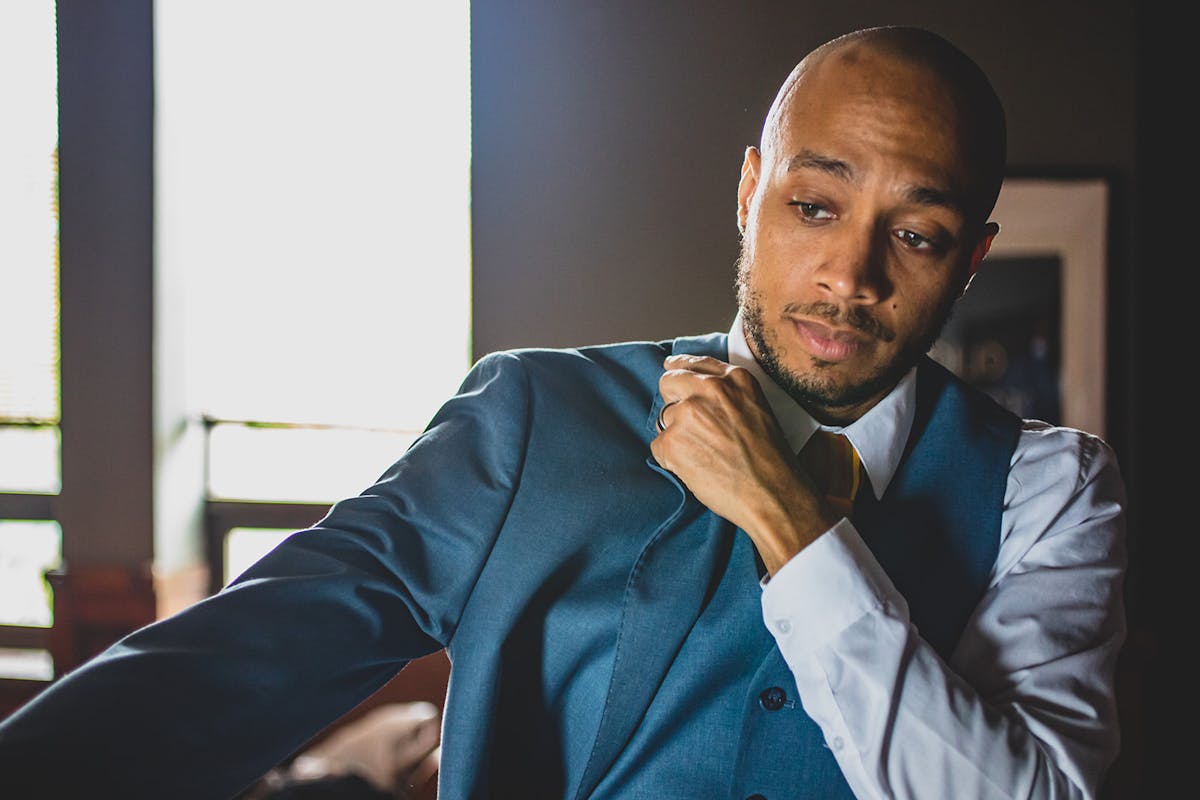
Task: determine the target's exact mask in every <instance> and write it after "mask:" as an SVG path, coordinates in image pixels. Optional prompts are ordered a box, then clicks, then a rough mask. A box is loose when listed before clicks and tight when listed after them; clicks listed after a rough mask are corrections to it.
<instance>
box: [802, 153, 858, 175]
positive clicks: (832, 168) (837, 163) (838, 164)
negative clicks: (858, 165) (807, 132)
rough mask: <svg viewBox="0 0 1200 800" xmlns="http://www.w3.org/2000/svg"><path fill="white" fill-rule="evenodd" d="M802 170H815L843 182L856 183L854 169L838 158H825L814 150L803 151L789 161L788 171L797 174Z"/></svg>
mask: <svg viewBox="0 0 1200 800" xmlns="http://www.w3.org/2000/svg"><path fill="white" fill-rule="evenodd" d="M801 169H815V170H820V171H821V172H824V173H826V174H827V175H832V176H833V177H835V178H838V179H840V180H843V181H847V182H853V181H854V168H853V167H851V166H850V165H849V164H847V163H846V162H845V161H842V160H841V159H837V158H830V157H829V156H823V155H821V154H820V153H815V152H813V151H812V150H801V151H800V152H799V153H796V155H794V156H792V157H791V158H790V159H788V165H787V171H788V172H795V171H797V170H801Z"/></svg>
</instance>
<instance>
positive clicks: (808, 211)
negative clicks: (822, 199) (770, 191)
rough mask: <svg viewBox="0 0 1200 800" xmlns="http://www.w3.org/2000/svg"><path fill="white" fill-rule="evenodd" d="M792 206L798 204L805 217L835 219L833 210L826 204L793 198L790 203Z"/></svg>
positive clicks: (797, 206)
mask: <svg viewBox="0 0 1200 800" xmlns="http://www.w3.org/2000/svg"><path fill="white" fill-rule="evenodd" d="M788 205H790V206H796V208H799V209H800V213H801V214H802V215H804V218H805V219H833V212H832V211H830V210H829V209H827V208H825V207H824V206H819V205H817V204H816V203H805V202H803V201H801V200H792V201H791V202H789V203H788Z"/></svg>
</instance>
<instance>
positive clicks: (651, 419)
mask: <svg viewBox="0 0 1200 800" xmlns="http://www.w3.org/2000/svg"><path fill="white" fill-rule="evenodd" d="M672 352H673V353H689V354H692V355H711V356H714V357H716V358H720V359H722V360H724V359H726V358H727V357H728V349H727V346H726V337H725V336H724V335H723V334H714V335H710V336H705V337H695V338H687V339H677V340H675V346H674V348H673V350H672ZM654 398H655V399H654V402H653V403H652V404H651V408H650V414H649V416H648V417H647V420H646V425H647V427H648V428H649V431H650V434H651V437H653V435H655V434H657V429H656V426H657V420H658V413H659V411H660V410H661V409H662V405H663V402H662V398H661V397H660V396H659V395H658V393H657V391H656V392H655V395H654ZM646 464H647V467H648V468H649V469H650V470H653V471H654V472H656V473H658V475H659V476H661V478H655V477H654V476H651V475H648V476H647V479H648V480H658V479H662V480H666V481H669V482H670V483H671V484H672V485H673V486H674V487H675V489H676V490H677V491H678V492H679V504H678V506H677V507H676V508H675V511H674V512H673V513H672V514H671V515H670V516H669V517H668V518H667V519H666V520H665V521H664V522H663V523H662V525H660V526H659V527H658V528H657V529H656V530H655V532H654V534H653V535H652V536H651V537H650V539H649V541H648V542H647V543H646V546H645V547H644V548H643V549H642V551H641V553H640V555H639V556H638V559H637V561H636V563H635V564H634V566H633V570H632V571H631V572H630V575H629V581H628V583H627V584H626V587H625V597H624V604H623V610H622V613H621V624H620V629H619V631H618V634H617V645H616V652H615V656H614V659H613V671H612V677H611V678H610V680H609V687H608V695H607V697H606V698H605V703H604V711H603V714H602V715H601V719H600V728H599V730H598V731H597V733H596V739H595V742H594V743H593V745H592V752H591V755H590V756H589V757H588V763H587V767H586V768H585V769H584V774H583V778H582V779H581V781H580V784H579V787H578V789H577V791H576V792H575V798H576V800H582V798H585V797H587V796H588V795H589V794H591V793H592V791H593V790H594V789H595V788H596V786H597V785H598V784H599V783H600V781H601V780H602V779H603V777H604V776H605V774H607V772H608V770H609V769H610V768H611V767H612V765H613V763H614V762H615V761H616V759H617V757H618V756H619V755H620V753H621V751H622V750H623V749H624V748H625V746H626V744H628V742H629V739H630V737H631V736H632V735H633V732H634V729H636V728H637V725H638V723H639V722H640V721H641V719H642V717H643V716H644V714H645V712H646V708H647V707H648V706H649V705H650V701H651V700H652V699H653V697H654V694H655V692H657V691H658V687H659V685H660V684H661V683H662V679H663V677H664V676H665V675H666V673H667V670H668V669H669V668H670V666H671V662H672V661H673V660H674V659H675V656H676V654H677V653H678V652H679V648H680V646H681V645H682V644H683V640H684V639H685V638H686V637H687V635H688V632H689V631H690V630H691V628H692V625H693V624H695V622H696V618H697V617H699V615H700V612H701V610H702V609H703V608H704V605H705V603H706V602H707V601H708V599H709V598H710V597H711V595H712V592H713V591H714V590H715V589H716V586H717V583H718V582H719V581H720V577H721V572H722V569H723V568H724V565H725V562H726V560H727V559H728V556H729V551H730V546H731V544H732V541H733V536H734V534H735V532H736V531H735V528H734V527H733V525H732V524H730V523H729V522H727V521H726V520H724V519H722V518H721V517H718V516H717V515H716V514H713V513H712V512H711V511H709V510H708V509H707V508H705V507H704V506H703V505H702V504H701V503H700V501H698V500H697V499H696V498H695V496H694V495H693V494H692V493H691V492H690V491H688V489H687V487H686V486H684V485H683V483H682V482H681V481H680V480H679V479H678V478H676V477H675V476H674V475H673V474H671V473H670V472H668V471H667V470H665V469H663V468H662V467H661V466H659V465H658V463H657V462H655V460H654V457H653V456H649V457H647V459H646Z"/></svg>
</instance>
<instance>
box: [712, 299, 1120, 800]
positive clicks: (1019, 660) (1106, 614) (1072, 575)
mask: <svg viewBox="0 0 1200 800" xmlns="http://www.w3.org/2000/svg"><path fill="white" fill-rule="evenodd" d="M729 361H730V363H732V364H734V365H736V366H741V367H745V368H746V369H748V370H750V372H752V373H753V374H754V376H755V377H756V378H757V379H758V382H759V384H760V385H761V386H762V388H763V392H764V393H765V394H766V397H767V400H768V401H769V402H770V405H771V408H772V410H773V411H774V413H775V416H776V418H777V419H778V420H779V423H780V425H781V427H782V428H783V431H784V435H785V436H786V438H787V440H788V442H789V444H791V446H792V447H793V449H794V451H798V450H799V449H800V448H801V447H803V445H804V443H805V442H806V441H808V437H809V436H811V435H812V433H813V431H815V430H816V429H817V428H818V427H823V426H819V425H818V424H817V422H816V421H815V420H813V418H812V417H811V416H809V415H808V414H807V413H806V412H805V411H804V410H803V409H802V408H801V407H800V406H799V405H798V404H797V403H796V402H795V401H794V400H792V399H791V398H790V397H789V396H788V395H787V393H786V392H784V391H783V389H781V388H780V387H779V386H778V385H777V384H776V383H775V382H774V381H772V380H771V378H769V377H768V376H767V375H766V373H765V372H763V370H762V368H761V367H760V366H759V365H758V363H757V362H756V361H755V359H754V356H753V354H752V353H751V351H750V348H749V347H748V346H747V344H746V340H745V337H744V334H743V329H742V320H741V316H740V315H739V316H738V317H737V318H736V319H735V320H734V323H733V328H732V329H731V331H730V334H729ZM915 376H916V370H915V369H914V370H913V371H912V372H910V373H909V374H908V375H907V376H906V377H905V378H904V379H903V380H902V381H901V382H900V383H899V385H897V386H896V388H895V389H894V390H893V391H892V392H891V393H890V394H889V395H888V396H887V397H885V398H884V399H883V400H882V401H881V402H880V403H879V404H878V405H876V406H875V407H874V408H872V409H871V410H870V411H868V412H867V413H866V414H864V415H863V416H862V417H861V418H860V419H858V420H857V421H855V422H854V423H852V424H850V425H848V426H846V427H845V428H826V429H827V430H834V431H836V432H839V433H844V434H845V435H846V436H847V437H848V438H849V439H850V442H851V443H852V444H853V445H854V448H855V449H856V450H857V451H858V454H859V457H860V458H861V459H862V463H863V466H864V467H865V469H866V472H867V475H868V477H869V478H870V485H871V487H872V488H873V489H874V492H875V494H876V495H877V496H882V494H883V492H884V491H885V490H886V489H887V486H888V484H889V483H890V482H891V479H892V476H893V475H894V474H895V471H896V467H897V465H898V463H899V461H900V455H901V452H902V450H903V446H904V443H905V440H906V439H907V437H908V434H909V429H910V428H911V426H912V421H913V413H914V408H915V404H914V401H915V393H916V378H915ZM1124 492H1125V490H1124V484H1123V482H1122V479H1121V476H1120V472H1119V469H1118V466H1117V461H1116V457H1115V455H1114V454H1113V452H1112V450H1111V449H1110V448H1109V446H1108V445H1107V444H1105V443H1104V442H1103V441H1102V440H1101V439H1099V438H1097V437H1095V436H1092V435H1090V434H1088V433H1084V432H1082V431H1078V430H1074V429H1071V428H1064V427H1056V426H1051V425H1047V424H1046V423H1043V422H1035V421H1026V422H1025V424H1024V426H1023V428H1022V431H1021V434H1020V438H1019V440H1018V443H1017V447H1016V450H1015V452H1014V453H1013V457H1012V463H1011V465H1010V468H1009V473H1008V484H1007V488H1006V490H1005V495H1004V510H1003V514H1002V517H1001V526H1000V546H999V553H998V555H997V557H996V563H995V565H994V566H993V568H992V572H991V575H990V576H989V579H988V584H987V589H986V592H985V594H984V597H983V599H982V600H981V601H980V603H979V605H978V606H977V607H976V609H975V611H974V613H973V615H972V616H971V618H970V620H969V622H968V623H967V627H966V629H965V630H964V631H963V633H962V637H961V639H960V640H959V642H958V645H957V647H956V649H955V651H954V654H953V655H952V656H951V658H950V660H949V662H948V663H947V662H943V661H942V660H941V658H939V657H938V655H937V654H936V653H935V652H934V650H933V648H932V647H931V646H930V645H929V644H928V643H926V642H925V641H924V640H923V639H922V638H921V635H920V632H919V631H918V630H917V629H916V628H915V627H914V626H913V624H912V622H911V621H910V620H909V615H908V606H907V604H906V603H905V600H904V598H903V597H902V596H901V595H900V594H899V593H898V592H897V591H896V588H895V587H894V586H893V585H892V583H891V581H890V580H889V579H888V576H887V574H886V573H885V572H884V571H883V569H882V568H881V567H880V565H879V562H878V561H876V560H875V557H874V556H873V555H872V553H871V551H870V550H869V549H868V548H867V546H866V545H865V544H864V543H863V541H862V539H861V538H860V537H859V534H858V531H856V530H855V528H854V524H853V523H852V522H850V521H849V520H848V519H842V520H841V521H840V522H838V523H837V524H836V525H835V526H834V527H833V528H831V529H830V530H828V531H827V532H826V533H824V534H823V535H822V536H820V537H819V538H818V539H817V540H816V541H815V542H813V543H812V544H810V545H809V546H808V547H806V548H804V550H802V551H801V552H800V553H799V554H797V555H796V556H795V557H794V558H792V559H791V560H790V561H789V562H788V563H786V564H785V565H784V566H783V567H782V568H780V569H779V571H778V572H776V574H775V575H774V577H772V578H771V579H770V581H769V582H765V583H764V587H763V595H762V606H763V620H764V621H765V623H766V625H767V627H768V629H769V630H770V631H771V633H772V634H773V635H774V637H775V641H776V642H777V643H778V645H779V650H780V652H781V653H782V654H783V657H784V659H785V660H786V661H787V663H788V666H789V667H790V668H791V671H792V674H793V675H794V676H795V679H796V687H797V690H798V691H799V694H800V699H801V701H802V703H803V706H804V710H805V711H806V712H808V714H809V715H810V716H811V717H812V718H813V719H814V720H815V721H816V722H817V724H819V725H820V726H821V729H822V731H823V732H824V734H825V741H826V743H827V744H828V746H829V748H830V750H832V752H833V754H834V756H835V757H836V758H837V761H838V764H839V765H840V766H841V768H842V772H843V773H844V774H845V776H846V780H847V781H848V782H849V784H850V787H851V788H852V789H853V790H854V793H855V795H856V796H857V797H859V798H863V799H864V800H865V799H866V798H935V799H936V800H958V798H963V799H964V800H976V799H977V798H1016V797H1020V798H1067V797H1070V798H1075V797H1081V798H1091V797H1094V796H1095V795H1096V793H1097V792H1098V791H1099V788H1100V784H1101V781H1102V779H1103V776H1104V771H1105V770H1106V769H1107V767H1108V765H1109V764H1110V763H1111V762H1112V760H1113V759H1114V758H1115V755H1116V751H1117V746H1118V728H1117V716H1116V705H1115V700H1114V692H1113V681H1114V672H1115V665H1116V659H1117V652H1118V650H1119V648H1120V646H1121V644H1122V642H1123V640H1124V635H1125V617H1124V606H1123V602H1122V584H1123V579H1124V570H1125V549H1124V535H1125V531H1124V528H1125V515H1124V506H1125V493H1124Z"/></svg>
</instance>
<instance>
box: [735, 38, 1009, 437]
mask: <svg viewBox="0 0 1200 800" xmlns="http://www.w3.org/2000/svg"><path fill="white" fill-rule="evenodd" d="M848 49H852V48H848ZM844 56H845V54H844V53H834V54H832V55H831V56H829V57H827V58H825V59H824V60H822V61H820V62H818V63H817V64H816V65H815V66H813V67H812V68H810V70H809V71H808V73H807V74H806V75H805V76H804V77H802V78H801V80H800V81H799V83H797V84H796V86H795V88H794V89H793V90H792V92H791V93H790V94H789V95H788V97H787V99H786V100H785V101H784V102H783V103H782V105H781V107H780V111H781V113H780V115H779V118H778V119H779V122H778V124H777V125H775V126H774V127H773V128H772V129H771V130H770V131H769V132H768V134H766V135H765V136H764V142H763V145H764V151H763V153H761V154H760V153H759V152H758V151H756V150H753V149H751V150H750V151H748V153H747V156H746V163H745V164H744V166H743V170H742V182H741V184H740V186H739V190H738V200H739V209H738V213H739V222H740V223H741V224H742V225H743V226H744V229H745V236H744V239H743V242H742V255H741V257H740V259H739V262H738V302H739V305H740V308H741V311H742V315H743V319H744V322H745V327H746V333H747V339H748V340H749V343H750V346H751V347H752V349H754V351H755V355H756V356H757V357H758V360H759V361H760V363H762V365H763V367H764V369H765V370H766V371H767V372H768V374H770V375H771V376H772V377H773V378H774V379H775V380H776V381H777V382H778V383H780V384H781V385H782V386H783V387H784V388H786V389H788V390H789V392H790V393H791V394H792V395H793V396H794V397H795V398H796V399H797V400H799V401H800V402H801V403H803V404H804V405H805V406H806V407H808V408H809V410H810V411H812V412H813V413H814V415H815V416H817V417H818V419H821V420H823V421H826V422H842V423H846V422H849V421H852V420H854V419H857V418H858V417H859V416H861V415H862V414H863V413H864V412H865V411H866V410H867V409H869V408H870V407H871V406H873V405H874V404H875V403H876V402H878V401H879V400H880V399H881V398H882V397H883V396H884V395H886V394H887V392H888V391H890V390H891V388H892V387H893V386H894V385H895V383H896V382H897V381H898V380H899V379H900V378H901V377H902V376H903V375H904V374H905V373H906V372H907V371H908V370H909V369H910V368H911V367H912V366H913V365H914V364H915V363H916V361H917V360H918V358H919V357H920V356H921V355H922V354H923V353H925V352H926V351H927V350H928V349H929V347H930V346H931V345H932V344H933V342H934V340H935V339H936V338H937V336H938V334H939V332H940V331H941V328H942V326H943V325H944V323H945V321H946V319H947V317H948V316H949V313H950V309H951V307H952V305H953V302H954V300H955V299H956V298H957V297H958V295H959V294H960V293H961V292H962V290H963V288H964V286H965V284H966V281H967V279H968V277H969V276H970V274H971V271H972V270H973V269H974V267H975V265H977V263H978V261H979V259H981V258H982V257H983V254H984V253H986V249H987V245H988V244H989V243H990V240H991V235H992V234H993V233H994V228H993V229H987V230H983V229H979V228H976V229H975V230H972V229H971V227H970V225H969V222H968V220H967V218H966V216H965V214H966V211H965V208H966V206H967V199H968V197H969V196H970V195H969V193H970V191H971V190H972V188H973V187H972V185H971V181H970V170H969V169H968V168H967V164H966V163H965V162H966V159H965V157H964V152H965V150H966V148H965V147H964V146H963V145H964V143H962V142H959V141H958V140H957V137H958V136H959V135H960V134H959V133H958V131H959V130H960V129H961V126H959V125H958V124H957V120H956V119H955V117H954V114H955V112H954V110H953V106H952V104H951V102H950V100H949V96H948V94H947V92H946V90H945V88H944V87H943V86H942V85H941V82H940V81H938V80H936V79H935V78H934V76H931V75H929V74H928V73H926V72H924V71H922V70H918V69H915V68H913V67H911V66H908V65H906V64H902V63H897V62H895V61H894V60H892V59H889V58H886V57H883V56H880V55H878V54H874V53H871V52H869V51H866V52H856V53H855V54H854V57H852V58H849V59H846V58H845V57H844Z"/></svg>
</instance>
